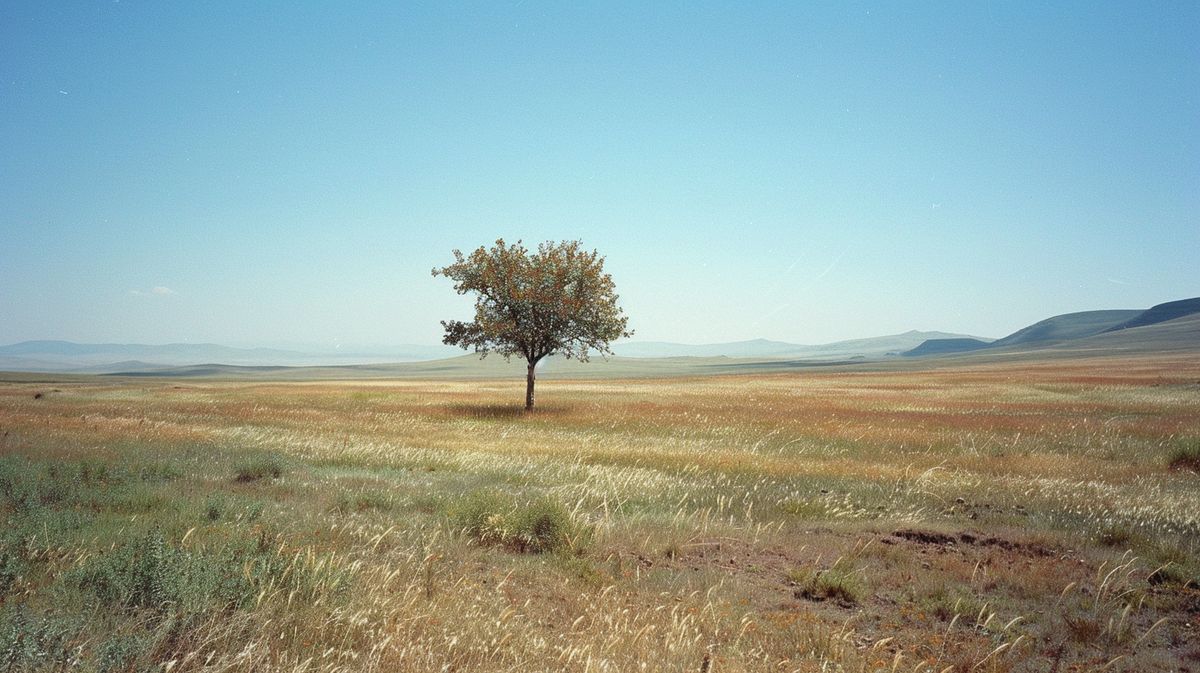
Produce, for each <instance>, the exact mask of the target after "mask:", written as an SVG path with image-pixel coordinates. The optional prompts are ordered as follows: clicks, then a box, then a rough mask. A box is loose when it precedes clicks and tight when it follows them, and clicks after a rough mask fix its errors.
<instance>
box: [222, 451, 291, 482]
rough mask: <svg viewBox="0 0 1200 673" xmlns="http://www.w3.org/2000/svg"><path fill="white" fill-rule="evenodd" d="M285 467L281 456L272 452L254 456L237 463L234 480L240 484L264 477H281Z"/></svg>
mask: <svg viewBox="0 0 1200 673" xmlns="http://www.w3.org/2000/svg"><path fill="white" fill-rule="evenodd" d="M285 467H286V465H285V463H284V460H283V458H282V457H281V456H277V455H275V454H270V453H268V454H264V455H260V456H254V457H252V458H248V459H246V460H243V461H242V462H240V463H238V464H237V466H236V467H235V471H234V477H233V480H234V481H236V482H238V483H240V484H248V483H251V482H256V481H262V480H264V479H279V478H280V477H282V476H283V473H284V471H285Z"/></svg>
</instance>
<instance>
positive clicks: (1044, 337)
mask: <svg viewBox="0 0 1200 673" xmlns="http://www.w3.org/2000/svg"><path fill="white" fill-rule="evenodd" d="M1140 313H1142V311H1139V310H1136V309H1133V310H1112V311H1082V312H1079V313H1065V314H1063V315H1056V316H1054V317H1053V318H1046V319H1045V320H1041V321H1038V322H1035V323H1033V324H1032V325H1030V326H1028V327H1023V328H1021V329H1019V330H1017V331H1016V332H1013V333H1012V334H1009V335H1008V336H1006V337H1004V338H1003V339H996V340H995V341H993V342H992V343H991V346H992V347H995V348H1002V347H1004V346H1030V345H1035V344H1047V343H1052V342H1055V341H1067V340H1069V339H1082V338H1083V337H1089V336H1092V335H1094V334H1100V333H1101V332H1103V331H1105V330H1107V329H1109V328H1112V327H1115V326H1117V325H1120V324H1121V323H1123V322H1125V321H1126V320H1129V319H1131V318H1133V317H1135V316H1137V315H1138V314H1140Z"/></svg>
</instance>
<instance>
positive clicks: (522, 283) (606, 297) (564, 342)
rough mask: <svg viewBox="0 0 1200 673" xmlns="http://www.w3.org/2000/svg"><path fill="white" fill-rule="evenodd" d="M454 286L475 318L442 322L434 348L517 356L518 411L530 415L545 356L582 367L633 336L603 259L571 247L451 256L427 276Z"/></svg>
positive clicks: (501, 246)
mask: <svg viewBox="0 0 1200 673" xmlns="http://www.w3.org/2000/svg"><path fill="white" fill-rule="evenodd" d="M433 275H434V276H445V277H447V278H449V279H451V280H453V281H454V289H455V291H456V292H458V293H459V294H466V293H468V292H474V293H475V294H476V295H478V296H477V297H476V299H475V320H473V321H471V322H461V321H458V320H450V321H446V320H443V321H442V327H444V328H445V329H446V335H445V336H444V337H443V338H442V342H443V343H446V344H449V345H451V346H462V347H463V348H464V349H471V348H474V349H475V352H476V353H480V354H481V357H487V354H488V353H493V352H494V353H499V354H500V355H502V356H504V359H505V360H507V359H509V358H510V357H512V356H513V355H519V356H520V357H522V358H524V359H525V362H526V363H528V367H527V374H526V376H525V409H526V410H527V411H528V410H530V409H533V384H534V380H535V378H536V377H535V370H536V368H537V363H538V362H539V361H541V359H542V358H544V357H546V356H547V355H562V356H564V357H567V358H575V359H578V360H580V361H582V362H587V360H588V352H589V351H590V350H595V351H597V352H599V353H605V354H608V353H612V350H611V349H610V348H609V347H608V343H609V342H610V341H612V340H614V339H618V338H621V337H629V336H632V335H633V332H631V331H628V330H626V329H625V326H626V324H627V323H628V322H629V318H627V317H626V316H625V315H624V313H623V312H622V311H621V308H620V307H619V306H617V295H616V294H615V293H614V291H613V290H614V287H613V281H612V276H610V275H608V274H607V273H604V258H603V257H601V256H600V254H599V253H597V252H596V251H595V250H592V251H591V252H588V251H587V250H584V249H583V247H582V243H580V242H579V241H563V242H561V243H554V242H546V243H543V244H541V245H539V246H538V249H537V252H530V251H529V250H526V249H525V247H524V246H522V245H521V242H520V241H517V242H516V243H514V244H512V245H507V244H506V243H505V242H504V240H503V239H500V240H498V241H496V244H495V245H493V246H492V248H491V249H490V250H489V249H487V248H484V247H482V246H481V247H480V248H479V249H478V250H476V251H475V252H472V253H471V254H470V255H468V256H464V255H463V254H462V252H460V251H458V250H455V251H454V263H453V264H451V265H449V266H445V267H442V268H440V269H436V268H435V269H434V270H433Z"/></svg>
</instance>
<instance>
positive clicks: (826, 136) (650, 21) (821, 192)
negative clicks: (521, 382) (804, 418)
mask: <svg viewBox="0 0 1200 673" xmlns="http://www.w3.org/2000/svg"><path fill="white" fill-rule="evenodd" d="M63 5H64V6H59V7H53V6H51V3H44V2H5V3H3V5H2V6H0V343H9V342H14V341H20V340H25V339H69V340H75V341H117V342H148V343H161V342H175V341H188V342H200V341H216V342H222V343H231V344H281V343H288V344H304V343H309V344H321V345H330V344H333V343H344V344H347V345H349V344H400V343H436V342H437V341H438V340H439V338H440V326H439V325H438V321H439V320H441V319H447V318H463V317H466V316H468V315H469V312H470V302H469V301H468V300H466V299H464V298H460V297H457V296H456V295H454V293H453V291H452V290H451V287H450V284H449V282H448V281H446V280H445V279H442V278H432V277H431V276H430V273H429V271H430V269H431V268H432V267H433V266H435V265H442V264H445V263H447V262H448V261H449V260H450V251H451V249H453V248H461V249H463V250H467V249H471V248H474V247H477V246H479V245H483V244H488V243H490V242H491V241H493V240H494V239H496V238H497V237H504V238H506V239H508V240H515V239H524V240H525V241H526V242H527V243H536V242H538V241H542V240H547V239H555V240H559V239H567V238H571V239H574V238H581V239H583V241H584V242H585V244H587V245H588V246H589V247H595V248H597V249H599V250H600V251H601V252H602V253H603V254H605V255H606V256H607V259H608V263H607V268H608V270H609V271H610V272H611V273H612V274H613V276H614V279H615V281H616V284H617V288H618V291H619V292H620V294H621V298H622V304H623V306H624V307H625V309H626V311H627V313H628V314H629V315H630V317H631V321H630V326H631V327H633V328H634V329H635V330H637V337H636V338H637V339H639V340H669V341H683V342H692V343H699V342H715V341H732V340H741V339H750V338H756V337H765V338H772V339H779V340H786V341H793V342H800V343H819V342H827V341H833V340H837V339H844V338H854V337H864V336H873V335H879V334H887V333H895V332H902V331H906V330H908V329H938V330H945V331H954V332H964V333H971V334H977V335H982V336H1002V335H1004V334H1007V333H1009V332H1012V331H1013V330H1015V329H1017V328H1019V327H1022V326H1024V325H1026V324H1028V323H1030V322H1033V321H1036V320H1039V319H1041V318H1044V317H1047V316H1050V315H1054V314H1058V313H1065V312H1070V311H1080V310H1089V309H1100V308H1144V307H1147V306H1150V305H1151V304H1155V303H1159V302H1163V301H1169V300H1173V299H1181V298H1184V297H1192V296H1197V295H1200V275H1198V274H1197V271H1196V268H1197V259H1200V257H1198V255H1197V251H1200V4H1198V3H1195V2H1178V3H1161V2H1150V3H1131V2H1123V3H1091V2H1089V3H1073V2H1064V3H1054V4H1053V5H1052V6H1051V3H1020V2H1003V3H1000V2H972V3H962V2H947V3H935V2H910V3H894V2H888V3H873V2H868V3H856V2H851V3H778V4H772V3H729V4H710V3H679V4H668V3H645V2H633V3H609V2H605V3H595V4H581V3H554V4H549V3H547V4H543V3H538V2H515V3H499V4H495V5H489V6H458V7H450V6H448V5H444V4H443V3H429V4H424V5H420V6H400V5H401V3H396V2H393V1H390V0H389V1H386V2H363V3H351V4H342V3H306V2H301V3H251V2H244V3H242V2H239V3H234V2H215V3H160V2H135V1H131V0H119V1H105V2H76V3H63ZM751 5H752V6H751Z"/></svg>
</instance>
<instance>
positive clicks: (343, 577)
mask: <svg viewBox="0 0 1200 673" xmlns="http://www.w3.org/2000/svg"><path fill="white" fill-rule="evenodd" d="M70 580H71V581H73V582H74V584H75V585H76V586H77V587H78V588H79V589H81V590H82V591H84V592H85V593H88V594H91V595H93V596H95V597H96V598H97V599H98V600H99V601H100V603H101V605H103V606H105V607H107V608H111V609H124V610H146V611H151V612H157V613H159V614H163V615H166V614H174V615H183V616H187V615H198V614H205V613H208V612H211V611H215V610H216V611H219V610H236V609H240V608H243V607H245V606H246V605H248V604H249V603H251V602H252V601H253V600H254V599H255V597H256V596H257V595H258V594H259V592H261V591H262V590H263V589H264V588H267V587H271V588H277V589H283V590H287V591H294V592H295V593H296V594H298V595H300V596H315V595H317V594H319V593H324V592H334V593H337V592H340V591H341V590H342V589H344V588H345V587H346V586H348V583H349V580H350V575H349V572H348V571H343V570H341V569H338V568H335V567H333V565H332V564H329V563H324V562H313V563H307V562H302V561H301V560H300V559H297V558H285V557H283V556H280V555H279V554H278V553H277V552H276V551H275V550H274V549H273V548H272V547H271V539H270V538H268V537H267V536H266V535H265V533H263V534H260V537H259V539H258V540H251V539H246V538H238V539H234V540H232V541H230V542H228V543H226V545H225V546H224V547H222V548H220V549H218V550H215V551H193V550H189V549H184V548H182V547H179V546H176V545H173V544H170V543H168V542H167V541H165V540H164V539H163V537H162V535H160V534H158V533H151V534H148V535H145V536H142V537H139V538H133V539H130V540H126V541H125V542H124V543H123V544H120V545H118V546H116V547H115V548H114V549H113V550H112V551H110V552H108V553H105V554H103V555H100V556H96V557H92V558H90V559H88V561H87V562H85V563H84V564H83V565H82V566H80V567H79V568H76V569H75V570H73V571H71V574H70Z"/></svg>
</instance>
